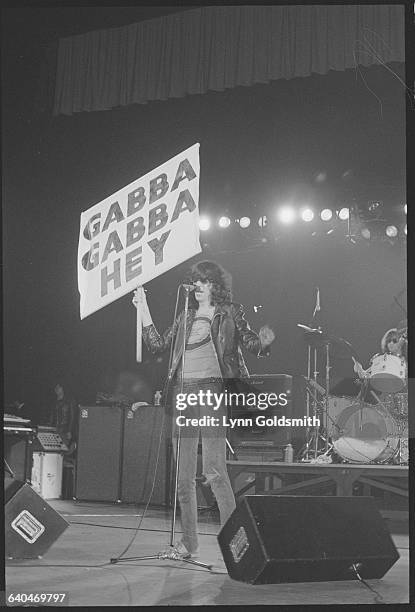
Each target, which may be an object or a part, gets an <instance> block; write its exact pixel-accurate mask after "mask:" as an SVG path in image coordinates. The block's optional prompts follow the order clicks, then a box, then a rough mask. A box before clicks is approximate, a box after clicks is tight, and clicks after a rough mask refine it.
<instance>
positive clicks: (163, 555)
mask: <svg viewBox="0 0 415 612" xmlns="http://www.w3.org/2000/svg"><path fill="white" fill-rule="evenodd" d="M181 287H183V289H184V290H185V303H184V316H183V342H182V356H181V372H180V393H183V387H184V379H183V377H184V364H185V353H186V339H187V338H186V336H187V313H188V311H189V293H190V290H191V288H192V286H191V285H184V284H183V285H180V287H179V289H178V291H180V288H181ZM173 324H174V322H173ZM176 333H177V332H176ZM171 341H172V350H171V353H170V363H169V372H168V382H169V383H170V382H171V380H172V375H173V372H172V355H173V342H174V337H173V338H172V340H171ZM177 430H178V431H177V440H176V461H175V470H176V471H175V478H174V497H173V514H172V520H171V526H170V546H171V547H172V549H173V547H174V538H175V531H176V517H177V491H178V485H179V465H180V463H179V462H180V446H181V428H180V427H177ZM149 559H168V560H170V561H181V562H184V563H190V564H191V565H197V566H199V567H204V568H206V569H208V570H211V569H212V565H208V564H207V563H202V562H201V561H195V560H194V559H183V558H181V557H180V556H179V555H178V554H177V553H175V552H174V550H171V551H164V552H159V553H157V554H156V555H146V556H143V557H122V558H119V559H111V560H110V561H111V563H113V564H115V563H120V562H124V561H147V560H149Z"/></svg>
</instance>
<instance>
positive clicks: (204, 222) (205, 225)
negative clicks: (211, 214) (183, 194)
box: [199, 217, 210, 232]
mask: <svg viewBox="0 0 415 612" xmlns="http://www.w3.org/2000/svg"><path fill="white" fill-rule="evenodd" d="M209 228H210V220H209V219H208V218H207V217H200V219H199V229H200V230H202V232H205V231H206V230H208V229H209Z"/></svg>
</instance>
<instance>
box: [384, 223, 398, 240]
mask: <svg viewBox="0 0 415 612" xmlns="http://www.w3.org/2000/svg"><path fill="white" fill-rule="evenodd" d="M385 233H386V235H387V237H388V238H396V236H397V235H398V228H397V227H396V226H395V225H388V227H387V228H386V229H385Z"/></svg>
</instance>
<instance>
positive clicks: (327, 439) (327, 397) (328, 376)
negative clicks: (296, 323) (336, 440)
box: [324, 342, 331, 453]
mask: <svg viewBox="0 0 415 612" xmlns="http://www.w3.org/2000/svg"><path fill="white" fill-rule="evenodd" d="M330 370H331V367H330V342H327V344H326V396H325V398H324V412H325V415H324V417H325V420H324V428H325V431H326V436H325V437H326V451H325V452H326V453H327V452H328V450H329V436H328V422H327V421H328V414H329V392H330Z"/></svg>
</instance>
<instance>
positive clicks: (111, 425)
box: [75, 406, 124, 502]
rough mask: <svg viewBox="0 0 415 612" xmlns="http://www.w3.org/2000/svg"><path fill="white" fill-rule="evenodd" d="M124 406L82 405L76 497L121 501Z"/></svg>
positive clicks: (90, 499)
mask: <svg viewBox="0 0 415 612" xmlns="http://www.w3.org/2000/svg"><path fill="white" fill-rule="evenodd" d="M123 419H124V409H123V408H120V407H118V406H80V409H79V432H78V449H77V467H76V487H75V488H76V492H75V497H76V498H77V499H80V500H87V501H109V502H114V501H119V500H120V495H121V491H120V475H121V468H122V436H123Z"/></svg>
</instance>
